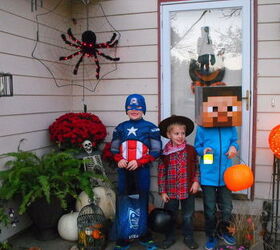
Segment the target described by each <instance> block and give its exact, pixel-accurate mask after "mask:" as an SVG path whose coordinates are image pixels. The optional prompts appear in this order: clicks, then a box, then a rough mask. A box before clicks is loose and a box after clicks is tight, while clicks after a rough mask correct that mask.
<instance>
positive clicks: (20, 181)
mask: <svg viewBox="0 0 280 250" xmlns="http://www.w3.org/2000/svg"><path fill="white" fill-rule="evenodd" d="M3 156H7V157H12V159H11V160H8V161H7V162H6V164H5V166H6V167H8V169H7V170H4V171H0V183H1V186H0V199H4V200H10V199H13V198H18V199H19V200H20V205H19V210H18V213H19V214H23V213H25V212H26V209H27V207H28V206H29V205H30V204H31V203H32V202H34V201H35V200H37V199H39V198H42V197H44V198H45V199H46V200H47V201H48V202H50V198H51V197H57V198H58V199H59V200H60V203H61V206H62V208H64V209H66V208H67V201H68V200H69V197H71V196H72V197H74V198H77V197H78V193H79V191H81V190H83V191H85V192H86V193H87V194H88V195H89V197H91V198H92V197H93V192H92V187H91V182H90V179H91V178H92V177H95V178H103V179H104V177H102V176H99V175H96V174H94V173H93V172H85V171H82V170H81V167H80V166H81V164H82V163H83V160H80V159H77V158H75V157H74V152H73V151H63V152H56V151H51V152H49V153H47V154H45V155H43V156H42V157H38V156H37V155H36V154H35V153H33V152H23V151H19V152H13V153H7V154H4V155H3Z"/></svg>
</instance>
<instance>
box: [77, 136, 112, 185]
mask: <svg viewBox="0 0 280 250" xmlns="http://www.w3.org/2000/svg"><path fill="white" fill-rule="evenodd" d="M82 145H83V148H84V150H85V152H86V153H87V154H88V156H85V157H83V161H84V170H85V171H92V172H94V174H95V175H98V176H96V177H92V179H91V184H92V186H93V187H96V186H106V183H105V181H104V180H103V179H101V178H100V177H104V178H107V175H106V173H105V169H104V167H103V164H102V160H101V157H100V155H99V154H94V153H93V146H92V143H91V141H90V140H85V141H84V142H83V144H82Z"/></svg>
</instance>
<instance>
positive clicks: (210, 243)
mask: <svg viewBox="0 0 280 250" xmlns="http://www.w3.org/2000/svg"><path fill="white" fill-rule="evenodd" d="M217 245H218V239H217V238H216V237H209V238H208V240H207V242H206V244H205V246H204V248H205V249H206V250H214V249H215V247H216V246H217Z"/></svg>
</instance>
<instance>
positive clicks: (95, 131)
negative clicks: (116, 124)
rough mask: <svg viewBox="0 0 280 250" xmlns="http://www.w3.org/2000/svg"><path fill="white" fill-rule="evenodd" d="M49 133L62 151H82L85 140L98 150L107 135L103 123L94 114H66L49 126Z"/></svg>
mask: <svg viewBox="0 0 280 250" xmlns="http://www.w3.org/2000/svg"><path fill="white" fill-rule="evenodd" d="M49 132H50V139H51V140H52V141H53V142H55V143H56V144H57V145H58V147H59V148H60V149H69V148H74V149H80V148H81V147H82V143H83V142H84V141H85V140H89V141H91V143H92V146H93V147H95V148H96V147H97V146H98V144H100V143H101V142H102V141H103V140H104V138H105V137H106V135H107V131H106V127H105V126H104V124H103V123H102V121H101V120H100V119H99V117H98V116H96V115H94V114H92V113H66V114H64V115H62V116H60V117H58V118H57V119H56V120H55V121H54V122H53V123H52V124H51V125H50V126H49Z"/></svg>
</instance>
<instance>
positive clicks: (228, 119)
mask: <svg viewBox="0 0 280 250" xmlns="http://www.w3.org/2000/svg"><path fill="white" fill-rule="evenodd" d="M241 111H242V100H241V87H240V86H237V87H233V86H223V87H196V90H195V120H196V123H197V124H198V125H200V126H202V127H232V126H241V121H242V113H241Z"/></svg>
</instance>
